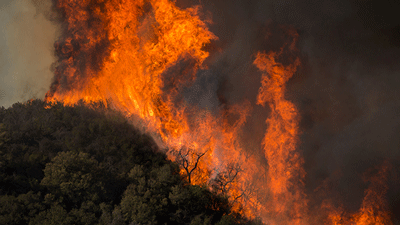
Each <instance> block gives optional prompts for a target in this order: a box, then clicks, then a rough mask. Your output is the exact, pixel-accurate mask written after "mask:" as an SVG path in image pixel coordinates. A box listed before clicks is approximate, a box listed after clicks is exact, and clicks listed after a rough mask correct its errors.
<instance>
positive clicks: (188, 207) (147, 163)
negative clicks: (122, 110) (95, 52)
mask: <svg viewBox="0 0 400 225" xmlns="http://www.w3.org/2000/svg"><path fill="white" fill-rule="evenodd" d="M179 170H180V168H179V165H177V164H176V163H174V162H171V161H169V160H168V159H167V158H166V155H165V154H164V153H163V152H162V151H160V150H159V148H158V146H157V145H156V143H155V142H154V141H153V139H152V138H151V137H150V136H148V135H146V134H143V133H142V132H140V131H139V130H138V129H136V128H135V127H134V126H132V125H131V124H130V123H129V122H128V121H127V120H126V119H125V118H124V117H123V116H121V115H120V114H118V113H117V112H113V111H111V110H106V109H105V107H104V106H102V105H101V104H91V105H89V106H85V105H84V104H78V105H76V106H74V107H70V106H63V105H62V104H61V103H53V104H51V105H49V104H48V103H45V102H43V101H41V100H33V101H29V102H27V103H16V104H14V105H13V106H12V107H10V108H8V109H5V108H0V224H32V225H33V224H38V225H39V224H41V225H46V224H57V225H58V224H60V225H61V224H115V225H118V224H191V225H195V224H219V225H223V224H261V223H260V222H259V221H258V220H249V219H246V218H244V217H243V216H241V215H239V214H237V213H234V212H232V211H231V205H230V203H229V202H228V200H227V198H226V196H222V195H219V194H216V193H213V192H212V191H210V189H209V188H207V187H206V186H195V185H190V184H189V183H188V182H187V181H186V180H185V179H184V178H182V177H181V176H180V175H179Z"/></svg>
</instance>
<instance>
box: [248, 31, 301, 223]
mask: <svg viewBox="0 0 400 225" xmlns="http://www.w3.org/2000/svg"><path fill="white" fill-rule="evenodd" d="M295 39H296V36H295V37H294V41H295ZM290 50H292V51H293V50H294V49H290ZM282 51H283V50H281V52H282ZM281 52H278V53H276V52H270V53H268V54H266V53H258V54H257V57H256V60H255V61H254V64H255V65H256V66H257V68H258V69H259V70H261V71H262V72H263V76H262V80H261V88H260V90H259V93H258V97H257V103H258V104H260V105H263V106H264V105H265V103H268V105H269V107H270V109H271V114H270V116H269V118H268V119H267V120H266V123H267V125H268V128H267V131H266V133H265V137H264V140H263V146H264V154H265V158H266V159H267V161H268V165H269V169H268V175H267V177H268V183H269V189H270V192H271V196H272V199H271V202H270V205H271V206H270V207H271V209H269V211H271V212H270V213H272V214H273V216H274V217H275V218H274V220H275V222H274V224H279V222H278V221H286V223H288V224H307V222H306V219H307V211H306V209H307V200H306V198H305V194H304V191H303V188H304V187H303V179H304V176H305V172H304V170H303V167H302V165H303V160H302V158H301V156H300V155H299V153H298V152H297V149H296V147H297V143H298V134H299V131H298V123H299V116H298V111H297V108H296V106H295V105H294V104H293V103H291V102H289V101H287V100H285V97H284V95H285V84H286V82H287V81H288V80H289V79H290V78H291V77H292V75H293V74H294V72H295V71H296V68H297V67H298V65H299V64H300V61H299V59H298V58H296V59H295V60H294V62H293V63H291V64H290V65H288V66H284V65H282V64H281V63H279V62H276V58H277V57H278V56H279V54H281Z"/></svg>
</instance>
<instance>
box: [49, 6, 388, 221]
mask: <svg viewBox="0 0 400 225" xmlns="http://www.w3.org/2000/svg"><path fill="white" fill-rule="evenodd" d="M54 4H55V8H56V10H57V11H58V13H59V14H60V17H61V18H60V20H61V25H62V35H61V37H60V39H59V40H58V41H57V42H56V43H55V51H56V55H57V57H58V61H57V62H56V65H55V72H54V73H55V76H54V80H53V83H52V85H51V88H50V90H49V91H48V92H47V94H46V101H48V102H55V101H61V102H63V103H64V104H65V105H74V104H76V103H78V102H79V101H84V102H87V103H89V102H92V101H94V102H97V101H100V102H103V103H104V104H105V105H106V106H107V107H110V108H113V109H116V110H119V111H121V112H122V113H124V114H125V115H126V117H129V118H131V119H132V121H140V123H141V124H142V125H143V126H144V127H145V129H146V130H147V131H148V132H150V133H152V134H153V136H154V137H155V138H156V139H157V140H159V142H160V145H161V146H162V147H163V148H166V149H168V154H169V157H170V158H171V159H172V160H175V161H176V162H178V163H179V164H180V165H181V166H182V171H181V173H182V175H184V176H186V178H187V179H188V181H189V182H190V183H192V184H199V185H209V186H210V188H213V189H215V190H216V191H219V192H221V193H223V194H226V195H228V196H229V199H230V201H231V202H234V203H235V210H237V211H240V212H243V213H245V214H246V215H248V216H250V217H260V218H262V220H263V222H264V223H266V224H298V225H302V224H304V225H306V224H342V225H347V224H357V225H367V224H385V225H387V224H391V223H392V222H391V218H390V213H389V208H388V206H387V202H386V201H387V200H386V192H387V184H386V181H385V180H386V176H387V173H388V172H389V168H390V163H389V161H383V160H382V162H381V163H380V165H381V166H380V167H379V168H378V167H377V168H376V171H375V173H372V174H370V176H369V177H367V178H366V181H367V182H369V186H368V187H366V189H365V191H364V197H363V200H362V203H361V204H360V205H359V210H358V211H357V210H351V211H348V210H347V209H346V208H345V206H342V205H341V203H338V202H335V201H333V199H334V198H335V197H333V196H332V197H330V196H329V192H328V189H329V188H325V187H324V184H323V183H322V182H321V183H320V184H318V185H317V186H318V190H319V192H318V193H321V192H324V194H322V195H321V194H315V195H314V194H313V192H310V191H309V190H308V189H309V188H308V187H306V182H307V179H308V178H307V176H308V174H307V170H306V165H305V157H304V155H303V151H302V149H301V148H300V144H301V141H300V135H301V133H302V131H301V126H302V124H301V122H302V121H303V120H302V118H301V115H302V114H301V112H300V107H299V106H297V105H296V104H295V102H294V101H293V100H290V97H288V96H287V95H289V96H290V93H288V91H287V88H286V86H287V84H288V82H289V80H290V79H291V78H292V76H294V74H296V72H297V71H298V70H299V69H300V70H302V71H304V68H305V66H303V67H302V64H303V63H302V56H301V53H300V52H299V50H298V38H299V34H298V32H297V31H296V29H295V28H293V27H291V26H288V25H285V26H283V25H276V24H275V23H274V22H271V21H269V22H268V21H265V23H263V24H262V25H260V26H261V27H262V28H260V29H259V30H260V32H259V33H258V35H259V36H262V37H261V38H260V40H261V39H262V40H261V41H258V46H256V47H254V45H252V46H251V47H249V49H246V52H249V53H250V54H247V53H246V54H242V55H237V56H235V55H233V56H230V57H231V58H236V57H237V58H239V57H243V56H249V57H248V59H245V61H246V60H247V61H249V62H251V63H250V64H248V65H247V66H248V68H250V69H248V70H243V74H240V71H235V73H234V74H235V76H236V77H235V79H237V80H242V81H243V85H245V84H247V83H251V87H250V88H248V89H249V90H250V89H251V91H250V92H252V93H253V94H249V93H250V92H246V93H244V92H243V93H242V92H241V90H230V91H229V93H231V95H238V96H240V97H238V98H236V100H235V101H232V99H233V98H232V97H227V95H228V94H227V93H228V91H226V90H224V85H226V86H225V88H226V89H229V88H230V87H229V82H226V80H229V79H233V78H231V77H228V78H225V82H224V79H222V78H219V77H218V78H217V75H216V74H218V73H221V72H220V71H223V70H224V68H223V67H224V65H223V64H224V63H223V60H221V59H220V58H218V57H219V56H220V55H221V54H223V53H224V52H225V51H227V52H229V49H228V50H227V49H225V48H224V47H226V44H224V42H225V41H226V39H227V37H224V39H223V40H218V39H219V37H218V35H216V34H214V33H213V32H211V31H210V29H209V26H211V24H212V21H211V19H210V18H209V16H207V15H208V14H203V13H202V8H201V6H194V7H188V8H180V7H178V6H177V5H176V3H175V2H173V1H169V0H82V1H75V0H56V1H55V3H54ZM275 32H277V34H278V35H277V34H275ZM249 38H250V37H249ZM242 47H243V46H242ZM229 54H241V53H240V52H239V53H238V52H234V51H232V52H229ZM241 61H242V60H238V62H241ZM248 71H251V72H248ZM232 77H233V76H232ZM210 80H216V82H217V84H216V85H214V84H213V83H212V82H211V81H210ZM245 80H246V81H245ZM202 82H203V83H202ZM204 83H205V84H204ZM213 89H215V90H213ZM232 93H235V94H232ZM254 93H255V94H254ZM213 101H214V102H216V103H215V104H211V102H213ZM202 102H203V103H204V102H205V103H204V104H201V103H202ZM255 121H256V122H257V121H262V125H260V124H258V125H257V126H256V127H257V128H251V129H250V128H249V127H251V126H253V125H249V124H254V123H256V122H255ZM260 127H263V128H264V130H262V131H260V129H259V128H260ZM249 130H251V132H254V131H255V130H258V132H254V133H251V134H250V135H249V134H248V131H249ZM257 141H258V142H259V143H256V142H257ZM249 143H251V144H249ZM326 182H328V181H326ZM328 186H329V185H328ZM322 189H323V190H322ZM321 190H322V191H321ZM320 196H324V197H320ZM335 196H336V195H335Z"/></svg>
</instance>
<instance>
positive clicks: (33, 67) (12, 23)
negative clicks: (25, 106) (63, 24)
mask: <svg viewBox="0 0 400 225" xmlns="http://www.w3.org/2000/svg"><path fill="white" fill-rule="evenodd" d="M50 6H51V1H50V0H48V1H47V0H46V1H44V0H35V1H31V0H2V1H1V2H0V93H2V94H1V97H0V106H5V107H8V106H10V105H11V104H13V103H15V102H18V101H19V102H23V101H26V100H29V99H31V98H43V97H44V94H45V93H46V92H47V91H48V89H49V86H50V83H51V79H52V76H53V75H52V72H51V71H50V66H51V64H52V63H53V62H54V57H53V44H54V40H55V38H56V33H57V29H56V26H54V24H52V23H51V22H50V21H49V20H47V18H48V16H46V12H51V10H50ZM49 14H51V13H48V14H47V15H49Z"/></svg>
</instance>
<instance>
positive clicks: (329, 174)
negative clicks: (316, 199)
mask: <svg viewBox="0 0 400 225" xmlns="http://www.w3.org/2000/svg"><path fill="white" fill-rule="evenodd" d="M192 4H201V5H202V6H203V10H204V11H206V12H207V11H208V12H210V13H209V14H211V15H212V20H213V22H214V23H213V24H212V25H211V26H210V30H211V31H212V32H213V33H214V34H216V36H218V37H219V40H218V41H217V43H216V45H217V46H218V47H219V48H217V49H218V50H219V51H216V53H214V55H212V56H211V58H212V59H213V60H214V61H213V63H212V68H213V70H214V71H217V74H218V76H215V78H214V79H216V80H224V83H220V85H221V86H223V87H224V88H220V89H219V90H223V91H222V93H221V92H220V94H219V99H224V102H225V103H228V104H229V103H230V104H234V103H237V102H240V101H241V100H243V99H248V100H250V101H252V103H253V104H252V105H255V104H254V101H255V98H256V95H257V92H258V88H259V86H260V83H259V81H260V77H259V76H260V75H259V73H258V72H257V71H256V70H254V66H253V65H252V64H251V63H252V60H253V59H254V53H255V52H256V51H260V50H261V51H262V50H265V51H269V50H274V48H279V47H281V46H282V42H281V41H280V39H281V38H282V37H283V36H282V35H281V34H279V29H276V25H284V26H289V27H293V28H295V29H296V30H297V31H298V33H299V43H298V48H299V56H300V58H301V63H302V65H301V66H300V68H299V70H298V72H297V73H296V74H295V76H294V77H293V78H292V79H291V80H290V81H289V84H288V89H287V93H286V96H287V98H288V99H290V100H291V101H293V102H295V104H296V105H297V106H298V107H299V110H300V113H301V118H302V121H301V132H302V135H301V146H299V150H300V151H302V153H303V156H304V158H305V169H306V172H307V178H306V179H307V180H306V186H307V189H308V192H309V196H313V195H315V194H314V190H316V189H321V186H322V184H326V182H329V183H330V184H332V185H331V186H330V187H329V188H330V189H332V190H331V192H332V193H337V194H338V195H337V196H336V195H334V194H333V196H331V197H332V198H340V201H339V202H343V203H344V204H345V206H346V207H349V208H350V209H352V210H357V208H358V207H359V205H360V203H361V201H362V197H363V194H364V193H363V190H364V189H365V188H366V187H367V185H368V184H367V183H365V182H364V180H363V174H364V173H365V172H366V171H367V170H368V169H370V168H374V167H377V166H379V165H380V164H382V162H383V161H384V160H389V162H390V163H391V164H392V165H393V171H392V173H391V177H390V179H389V180H391V181H390V183H389V195H388V199H390V207H391V209H392V212H393V213H394V214H397V215H400V211H399V208H400V200H399V199H398V197H397V196H399V195H400V190H399V189H398V188H397V187H398V186H399V180H398V179H397V178H396V179H394V178H395V177H396V176H398V175H397V174H399V171H398V169H396V168H399V164H400V149H399V147H400V141H399V140H400V136H399V134H400V132H399V131H400V120H399V112H400V100H399V99H398V96H399V94H400V93H399V91H398V90H399V87H400V64H399V62H400V17H398V11H399V9H400V2H399V1H378V0H358V1H357V0H354V1H348V0H338V1H331V0H323V1H321V0H306V1H296V0H270V1H261V0H250V1H249V0H246V1H244V0H243V1H242V0H236V1H226V2H222V1H211V0H202V1H196V0H182V1H178V5H182V6H183V7H185V6H189V5H192ZM206 15H208V14H207V13H206ZM274 27H275V28H274ZM221 77H223V78H224V79H221ZM209 82H210V81H209ZM211 83H212V82H211ZM221 95H222V96H223V97H222V98H221ZM199 98H201V97H199ZM263 115H264V116H263ZM265 115H268V110H267V109H260V108H258V107H257V106H255V108H254V109H253V115H252V116H250V119H249V121H248V122H247V124H246V128H245V129H246V132H244V135H245V136H246V133H250V135H247V136H246V137H247V138H249V139H248V141H247V142H248V143H260V140H261V138H262V135H263V134H264V132H265V122H264V121H263V119H261V118H265ZM263 131H264V132H263ZM258 134H261V135H258ZM256 148H258V147H256ZM311 204H312V203H311ZM396 210H397V211H396ZM396 220H399V218H396Z"/></svg>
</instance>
